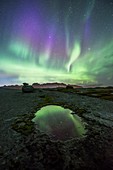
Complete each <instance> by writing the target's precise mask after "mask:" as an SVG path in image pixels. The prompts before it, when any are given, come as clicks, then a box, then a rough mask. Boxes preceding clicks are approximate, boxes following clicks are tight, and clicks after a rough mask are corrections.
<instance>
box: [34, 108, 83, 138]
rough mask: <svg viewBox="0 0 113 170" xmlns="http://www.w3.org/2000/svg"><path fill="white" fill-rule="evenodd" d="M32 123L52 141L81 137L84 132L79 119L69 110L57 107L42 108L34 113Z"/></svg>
mask: <svg viewBox="0 0 113 170" xmlns="http://www.w3.org/2000/svg"><path fill="white" fill-rule="evenodd" d="M71 113H72V114H71ZM32 121H33V122H35V124H36V128H38V129H39V130H40V131H42V132H44V133H46V134H48V135H49V136H50V138H52V139H53V140H62V141H66V140H69V139H71V138H76V137H82V136H83V135H84V134H85V131H86V130H85V129H84V124H83V123H82V122H81V119H80V117H78V116H77V115H76V114H73V111H71V110H70V109H64V108H63V107H61V106H57V105H48V106H45V107H42V108H41V109H40V110H39V111H37V112H36V113H35V118H33V119H32Z"/></svg>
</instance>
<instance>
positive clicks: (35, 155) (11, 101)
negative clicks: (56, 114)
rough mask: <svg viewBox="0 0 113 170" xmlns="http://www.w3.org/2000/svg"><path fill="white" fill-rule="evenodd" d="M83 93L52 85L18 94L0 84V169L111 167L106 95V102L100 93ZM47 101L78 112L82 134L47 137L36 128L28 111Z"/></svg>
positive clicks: (112, 112)
mask: <svg viewBox="0 0 113 170" xmlns="http://www.w3.org/2000/svg"><path fill="white" fill-rule="evenodd" d="M104 90H105V89H104ZM83 91H84V90H83V89H82V90H80V89H77V90H76V89H63V88H58V89H57V88H56V89H36V90H35V91H34V93H22V92H21V90H17V89H16V90H13V89H7V88H0V115H1V116H0V169H1V170H2V169H3V170H5V169H6V170H8V169H14V170H15V169H17V170H22V169H26V170H31V169H32V170H35V169H37V170H57V169H58V170H75V169H77V170H81V169H82V170H83V169H87V170H88V169H89V170H106V169H109V170H112V169H113V101H112V100H111V98H112V97H110V100H111V101H110V100H105V99H103V98H102V93H101V97H99V95H98V96H96V95H94V96H92V95H91V91H90V95H89V93H88V92H89V91H87V92H86V91H85V92H83ZM99 91H102V90H101V89H100V90H99ZM99 91H98V93H99ZM104 92H105V91H104ZM92 94H97V93H94V91H93V93H92ZM106 94H107V93H106ZM110 95H111V96H112V91H110ZM104 96H106V95H105V93H104ZM107 99H109V98H107ZM49 104H52V105H54V104H55V105H60V106H63V107H64V108H69V109H71V110H73V112H75V113H76V114H77V115H79V116H80V117H81V118H82V120H83V122H85V125H86V129H87V133H86V135H85V136H83V137H82V138H76V139H72V140H68V141H65V142H62V141H52V140H51V139H50V138H49V136H47V135H46V134H44V133H41V132H40V131H38V130H36V128H35V125H34V123H33V122H32V121H31V120H32V118H33V117H34V113H35V112H36V111H37V110H39V109H40V108H41V107H42V106H46V105H49Z"/></svg>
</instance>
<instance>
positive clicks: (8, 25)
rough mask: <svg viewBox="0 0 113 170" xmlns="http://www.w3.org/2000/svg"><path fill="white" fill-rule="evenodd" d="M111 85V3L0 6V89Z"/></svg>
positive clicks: (34, 1) (10, 0) (64, 0)
mask: <svg viewBox="0 0 113 170" xmlns="http://www.w3.org/2000/svg"><path fill="white" fill-rule="evenodd" d="M23 82H28V83H30V84H32V83H34V82H37V83H47V82H49V83H50V82H61V83H66V84H103V85H113V0H0V85H5V84H6V85H7V84H22V83H23Z"/></svg>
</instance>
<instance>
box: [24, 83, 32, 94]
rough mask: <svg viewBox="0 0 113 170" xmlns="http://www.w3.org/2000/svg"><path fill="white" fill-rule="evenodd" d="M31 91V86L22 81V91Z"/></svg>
mask: <svg viewBox="0 0 113 170" xmlns="http://www.w3.org/2000/svg"><path fill="white" fill-rule="evenodd" d="M33 91H34V88H33V86H31V85H28V84H27V83H26V84H24V83H23V86H22V92H23V93H32V92H33Z"/></svg>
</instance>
